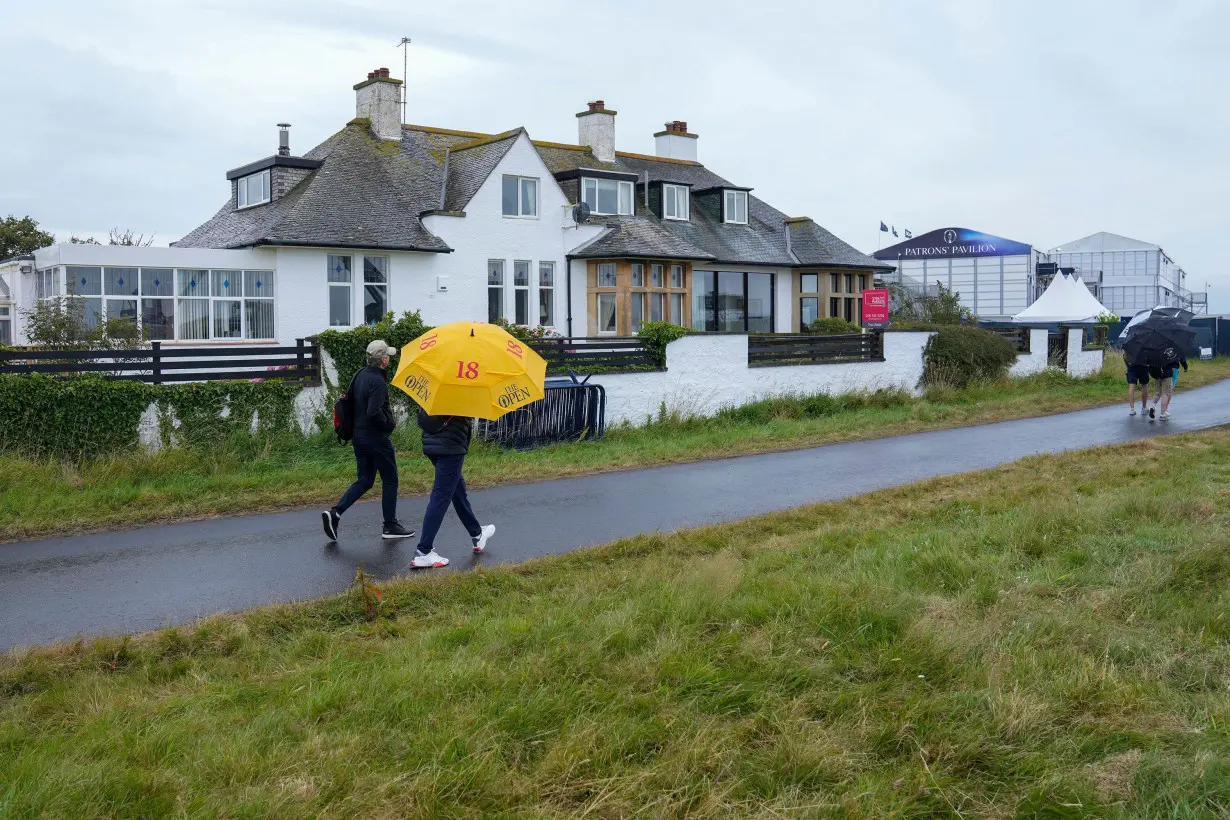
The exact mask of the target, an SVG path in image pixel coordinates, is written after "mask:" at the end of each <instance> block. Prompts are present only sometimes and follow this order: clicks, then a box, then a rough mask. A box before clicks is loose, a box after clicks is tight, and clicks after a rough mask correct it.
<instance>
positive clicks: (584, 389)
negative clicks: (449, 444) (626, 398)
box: [477, 376, 606, 450]
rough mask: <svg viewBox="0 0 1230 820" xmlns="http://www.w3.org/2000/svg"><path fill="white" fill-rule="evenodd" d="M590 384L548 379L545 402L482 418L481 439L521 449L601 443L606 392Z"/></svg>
mask: <svg viewBox="0 0 1230 820" xmlns="http://www.w3.org/2000/svg"><path fill="white" fill-rule="evenodd" d="M586 382H588V378H587V379H586V380H585V381H578V380H577V379H576V377H575V376H574V377H572V378H567V379H548V380H547V382H546V384H545V385H544V387H545V389H544V390H543V393H544V396H543V398H542V399H540V400H538V401H536V402H534V403H533V404H530V405H528V406H526V407H523V408H521V409H520V410H514V411H513V412H511V413H509V414H508V415H506V416H504V417H502V418H500V419H498V420H497V421H485V420H481V419H480V420H479V422H478V429H477V433H478V437H479V438H481V439H482V440H483V441H490V442H493V443H495V444H499V445H500V446H501V447H507V448H509V449H517V450H530V449H533V448H534V447H542V446H544V445H547V444H559V443H562V442H580V441H598V440H599V439H601V438H602V436H603V435H604V434H605V433H606V390H604V389H603V387H602V385H600V384H587V383H586Z"/></svg>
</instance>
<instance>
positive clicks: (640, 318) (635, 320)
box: [632, 293, 645, 333]
mask: <svg viewBox="0 0 1230 820" xmlns="http://www.w3.org/2000/svg"><path fill="white" fill-rule="evenodd" d="M644 321H645V294H643V293H634V294H632V332H633V333H640V332H641V323H642V322H644Z"/></svg>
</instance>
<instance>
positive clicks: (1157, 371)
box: [1149, 347, 1187, 421]
mask: <svg viewBox="0 0 1230 820" xmlns="http://www.w3.org/2000/svg"><path fill="white" fill-rule="evenodd" d="M1164 353H1165V354H1166V358H1165V359H1164V360H1163V363H1162V365H1161V366H1158V367H1150V368H1149V375H1150V376H1152V377H1153V384H1154V390H1153V405H1154V407H1156V406H1157V404H1158V403H1159V402H1161V406H1162V407H1161V409H1162V415H1161V419H1162V421H1166V420H1167V419H1169V418H1170V399H1171V397H1172V396H1173V395H1174V386H1175V383H1176V382H1177V381H1178V380H1179V367H1180V366H1182V368H1183V370H1184V371H1186V370H1187V357H1186V356H1184V355H1183V351H1182V350H1180V349H1178V348H1174V347H1172V348H1168V349H1167V350H1166V351H1164ZM1153 413H1154V408H1153V407H1150V408H1149V418H1153Z"/></svg>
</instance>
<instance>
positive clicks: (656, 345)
mask: <svg viewBox="0 0 1230 820" xmlns="http://www.w3.org/2000/svg"><path fill="white" fill-rule="evenodd" d="M691 332H692V331H690V330H688V329H687V328H686V327H680V326H679V325H672V324H671V323H670V322H645V323H643V324H642V325H641V329H640V332H639V333H637V334H636V335H637V338H639V339H640V340H641V342H642V343H643V344H644V345H645V349H646V350H648V351H649V352H650V353H651V354H653V356H654V358H656V359H657V360H658V367H666V346H667V345H669V344H670V343H671V342H673V341H675V340H677V339H682V338H683V337H684V336H687V335H688V334H689V333H691Z"/></svg>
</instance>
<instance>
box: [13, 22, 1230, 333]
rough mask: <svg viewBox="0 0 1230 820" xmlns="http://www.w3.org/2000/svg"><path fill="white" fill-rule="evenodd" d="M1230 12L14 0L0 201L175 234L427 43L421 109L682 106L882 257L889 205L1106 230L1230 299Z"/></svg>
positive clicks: (703, 152)
mask: <svg viewBox="0 0 1230 820" xmlns="http://www.w3.org/2000/svg"><path fill="white" fill-rule="evenodd" d="M1228 29H1230V3H1224V2H1221V0H1191V1H1190V2H1188V1H1185V0H1169V1H1168V2H1165V3H1158V2H1155V1H1154V2H1143V1H1138V0H1113V1H1112V0H1107V1H1106V2H1100V3H1099V2H1080V0H1077V2H1073V0H1062V2H1057V1H1056V0H1032V1H1031V2H1024V0H1022V1H1021V2H1006V3H992V2H986V1H985V0H951V1H949V2H929V1H924V0H917V2H905V1H904V0H902V1H901V2H872V1H871V0H857V2H855V0H844V1H843V2H828V1H827V0H823V1H819V0H799V2H774V1H773V0H759V2H746V1H744V2H720V0H697V1H696V2H692V0H620V1H619V2H585V3H581V2H577V0H522V2H518V3H510V2H507V1H506V0H504V1H503V2H489V0H465V2H458V3H450V2H444V3H421V2H414V0H396V2H393V1H392V0H357V1H356V2H345V1H344V0H298V1H297V2H293V3H280V2H272V0H242V2H234V1H233V0H197V1H196V2H176V1H175V0H161V1H160V2H157V1H155V0H151V1H150V2H137V1H136V0H133V1H132V2H121V1H120V0H37V2H36V1H35V0H0V100H3V102H4V106H3V108H4V112H5V122H4V124H3V126H0V216H4V215H8V214H10V213H11V214H14V215H17V216H23V215H26V214H29V215H30V216H33V217H34V218H35V219H36V220H38V221H39V222H40V223H41V224H42V226H43V227H44V228H45V229H48V230H52V231H54V232H55V233H56V234H57V235H60V236H62V237H63V238H67V236H68V234H69V233H71V232H76V233H81V234H85V233H104V234H105V232H106V230H107V229H108V228H111V227H113V226H118V227H120V228H131V229H133V230H135V231H137V232H143V233H146V234H150V233H153V234H156V235H157V238H158V240H159V244H165V243H166V242H169V241H172V240H174V239H177V238H178V237H180V236H182V235H183V234H185V233H187V232H188V231H189V230H191V229H192V228H194V227H195V226H196V225H198V224H200V223H201V222H203V221H205V220H206V219H207V218H208V217H209V216H211V215H212V214H213V213H214V212H215V211H216V210H217V209H218V208H219V207H220V206H221V204H222V203H223V201H224V200H225V198H226V196H227V191H228V188H227V183H226V179H225V172H226V171H227V170H228V169H230V168H234V167H236V166H239V165H243V164H245V163H248V162H251V161H253V160H255V159H259V158H261V157H264V156H268V155H269V154H271V153H273V150H274V149H275V147H276V141H277V134H276V128H275V123H277V122H279V121H288V122H290V123H292V124H293V126H294V127H293V128H292V130H291V145H292V150H293V151H294V152H295V153H301V152H303V151H305V150H306V149H308V148H310V147H311V146H313V145H315V144H316V143H318V142H320V141H321V140H322V139H324V138H325V137H327V136H328V135H329V134H331V133H333V132H335V131H337V130H339V129H340V128H341V127H342V126H343V125H344V124H345V123H346V121H347V120H349V119H350V118H351V117H353V116H354V92H353V91H352V90H351V86H353V85H354V83H356V82H358V81H360V80H362V79H364V78H365V77H366V75H367V72H368V71H370V70H372V69H373V68H377V67H379V66H388V67H390V68H391V69H392V70H393V74H394V75H395V76H401V73H402V53H401V50H400V49H397V48H396V47H395V43H397V41H398V40H400V39H401V37H402V36H409V37H411V38H412V39H413V41H414V43H413V45H412V46H411V50H410V73H409V112H408V117H407V119H408V120H409V121H410V122H413V123H420V124H427V125H436V126H443V127H451V128H461V129H469V130H475V131H485V132H496V131H503V130H507V129H509V128H513V127H516V126H518V125H524V126H525V127H526V128H527V129H528V130H529V132H530V134H531V135H532V136H533V137H534V138H536V139H545V140H553V141H560V142H575V141H576V136H577V135H576V127H577V126H576V118H575V117H574V116H573V115H574V114H575V113H576V112H577V111H580V110H582V108H583V107H584V103H585V102H586V101H587V100H592V99H598V98H600V99H603V100H605V101H606V103H607V107H608V108H614V109H616V110H618V111H619V116H618V117H617V123H616V133H617V142H618V146H619V148H620V149H621V150H626V151H637V152H642V153H653V137H652V135H653V133H654V132H655V131H658V130H661V127H662V123H663V122H665V121H667V120H674V119H681V120H686V121H687V122H688V125H689V128H690V130H691V131H692V132H694V133H697V134H699V135H700V141H699V144H698V150H699V155H700V160H701V161H702V162H704V163H705V164H706V165H708V166H709V167H710V168H712V169H713V170H714V171H716V172H717V173H719V174H721V175H723V176H725V177H726V178H728V179H730V180H732V181H733V182H736V183H738V184H741V185H747V186H751V187H753V188H754V189H755V191H756V194H757V195H758V196H760V197H761V198H763V199H765V200H766V201H768V202H770V203H771V204H773V205H775V206H776V207H778V208H780V209H781V210H783V211H786V212H787V213H789V214H791V215H806V216H811V217H813V218H814V219H816V221H818V222H819V223H821V224H822V225H824V226H826V227H828V228H829V229H830V230H832V231H834V232H835V233H837V234H838V235H839V236H841V237H842V238H843V239H845V240H847V241H848V242H851V243H852V244H854V245H855V246H857V247H859V248H860V249H862V250H865V251H874V250H875V249H876V242H877V240H878V239H879V238H880V234H879V233H878V231H877V228H878V225H879V222H880V220H884V221H885V222H887V223H889V224H892V225H895V226H896V227H897V228H898V230H899V231H900V230H901V229H902V228H910V229H911V230H913V231H914V233H915V234H919V233H922V232H924V231H927V230H931V229H933V228H937V227H945V226H949V225H956V226H962V227H968V228H973V229H976V230H980V231H985V232H987V233H992V234H998V235H1001V236H1005V237H1008V238H1010V239H1014V240H1018V241H1022V242H1027V243H1031V244H1033V245H1035V246H1037V247H1040V248H1043V249H1049V248H1052V247H1054V246H1057V245H1061V244H1062V243H1064V242H1066V241H1068V240H1072V239H1076V238H1079V237H1082V236H1085V235H1087V234H1090V233H1094V232H1096V231H1101V230H1106V231H1112V232H1114V233H1120V234H1124V235H1126V236H1131V237H1133V238H1137V239H1141V240H1145V241H1148V242H1155V243H1158V244H1160V245H1162V247H1164V248H1165V249H1166V251H1167V252H1168V253H1169V254H1170V256H1171V257H1172V258H1173V259H1175V260H1176V261H1177V262H1178V263H1179V264H1181V265H1182V266H1183V267H1184V268H1185V269H1186V270H1187V272H1188V286H1189V287H1191V288H1192V289H1194V290H1202V289H1203V286H1204V283H1205V282H1206V281H1207V282H1210V283H1211V285H1212V286H1211V288H1210V292H1209V293H1210V306H1211V309H1212V312H1227V313H1230V271H1228V270H1227V265H1226V263H1225V261H1224V260H1225V259H1226V258H1227V256H1226V254H1225V253H1218V252H1217V250H1216V246H1217V244H1219V243H1221V242H1223V241H1224V235H1225V232H1226V231H1225V228H1226V222H1227V217H1230V207H1227V192H1228V191H1230V158H1228V157H1227V144H1228V140H1227V135H1228V134H1230V107H1228V106H1227V104H1226V98H1227V85H1228V83H1230V48H1227V46H1226V42H1225V36H1226V35H1225V32H1226V31H1227V30H1228ZM890 240H891V237H890ZM885 244H888V243H887V242H886V243H885Z"/></svg>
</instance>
